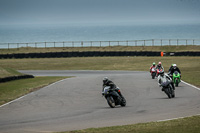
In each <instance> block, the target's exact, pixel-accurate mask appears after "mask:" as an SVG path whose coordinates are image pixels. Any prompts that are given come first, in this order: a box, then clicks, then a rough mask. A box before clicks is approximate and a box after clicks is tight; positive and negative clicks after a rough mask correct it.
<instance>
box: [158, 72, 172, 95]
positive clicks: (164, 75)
mask: <svg viewBox="0 0 200 133" xmlns="http://www.w3.org/2000/svg"><path fill="white" fill-rule="evenodd" d="M165 79H167V80H169V81H170V82H171V85H172V88H173V89H174V90H175V87H174V83H173V80H172V79H171V77H170V76H169V75H167V74H165V73H164V71H162V72H160V75H159V76H158V84H159V86H161V83H162V82H163V80H165ZM162 91H163V88H162Z"/></svg>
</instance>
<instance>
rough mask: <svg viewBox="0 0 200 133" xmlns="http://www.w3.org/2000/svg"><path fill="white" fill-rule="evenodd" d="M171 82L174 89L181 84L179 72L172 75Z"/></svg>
mask: <svg viewBox="0 0 200 133" xmlns="http://www.w3.org/2000/svg"><path fill="white" fill-rule="evenodd" d="M173 82H174V84H175V86H176V87H178V85H179V83H180V82H181V75H180V73H179V72H177V71H175V72H174V73H173Z"/></svg>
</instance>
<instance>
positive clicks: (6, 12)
mask: <svg viewBox="0 0 200 133" xmlns="http://www.w3.org/2000/svg"><path fill="white" fill-rule="evenodd" d="M26 23H27V24H29V23H30V24H52V23H78V24H79V23H105V24H106V23H110V24H112V23H136V24H138V23H144V24H149V23H200V0H0V24H26Z"/></svg>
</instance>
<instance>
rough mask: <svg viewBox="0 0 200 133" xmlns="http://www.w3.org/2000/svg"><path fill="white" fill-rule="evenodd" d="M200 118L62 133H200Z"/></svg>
mask: <svg viewBox="0 0 200 133" xmlns="http://www.w3.org/2000/svg"><path fill="white" fill-rule="evenodd" d="M199 123H200V116H193V117H187V118H183V119H176V120H171V121H163V122H149V123H139V124H133V125H125V126H113V127H104V128H89V129H85V130H77V131H68V132H62V133H199V131H200V126H199Z"/></svg>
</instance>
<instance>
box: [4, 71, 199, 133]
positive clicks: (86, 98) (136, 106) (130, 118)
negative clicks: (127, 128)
mask: <svg viewBox="0 0 200 133" xmlns="http://www.w3.org/2000/svg"><path fill="white" fill-rule="evenodd" d="M21 72H23V73H27V74H33V75H35V76H76V77H74V78H70V79H65V80H63V81H60V82H57V83H55V84H52V85H50V86H47V87H44V88H42V89H40V90H38V91H36V92H33V93H30V94H28V95H26V96H25V97H23V98H21V99H19V100H17V101H14V102H12V103H10V104H8V105H5V106H2V107H0V132H3V133H4V132H9V133H12V132H16V133H19V132H20V133H23V132H25V133H27V132H30V133H32V132H55V131H66V130H77V129H85V128H91V127H104V126H114V125H125V124H133V123H141V122H149V121H157V120H164V119H171V118H177V117H184V116H191V115H195V114H199V112H200V91H199V90H197V89H195V88H192V87H190V86H188V85H186V84H183V83H180V87H177V88H176V90H175V93H176V98H174V99H168V98H167V96H166V95H165V94H164V93H163V92H162V91H161V88H160V87H158V85H157V80H156V79H151V77H150V74H149V73H148V72H134V71H21ZM105 76H107V77H109V78H110V79H111V80H112V81H114V82H115V83H116V84H117V85H118V86H119V87H120V88H121V91H122V94H123V95H124V97H125V98H126V100H127V106H126V107H120V106H119V107H116V108H114V109H111V108H110V107H109V106H108V104H107V102H106V100H105V98H103V97H102V96H101V89H102V78H103V77H105Z"/></svg>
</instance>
